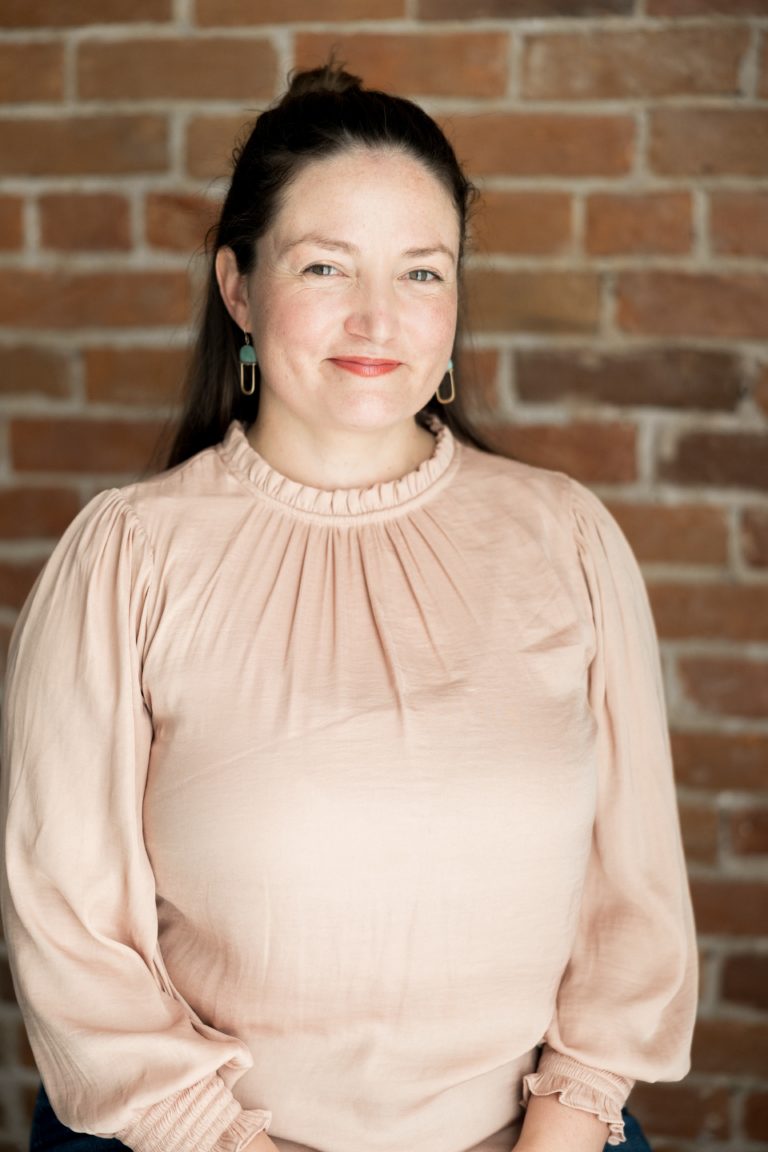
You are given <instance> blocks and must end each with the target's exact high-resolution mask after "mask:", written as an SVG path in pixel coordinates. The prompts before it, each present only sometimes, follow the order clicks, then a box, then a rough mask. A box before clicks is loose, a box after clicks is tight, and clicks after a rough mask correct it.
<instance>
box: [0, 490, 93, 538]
mask: <svg viewBox="0 0 768 1152" xmlns="http://www.w3.org/2000/svg"><path fill="white" fill-rule="evenodd" d="M79 507H80V502H79V500H78V496H77V493H76V492H74V491H72V490H71V489H68V488H2V489H0V538H2V539H5V540H11V539H17V540H22V539H29V538H37V537H48V538H50V539H57V538H58V537H59V536H60V535H61V534H62V532H63V531H64V529H65V528H66V527H67V525H68V524H69V522H70V520H72V518H73V517H74V516H76V515H77V512H78V510H79Z"/></svg>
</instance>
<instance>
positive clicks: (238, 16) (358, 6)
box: [195, 0, 406, 27]
mask: <svg viewBox="0 0 768 1152" xmlns="http://www.w3.org/2000/svg"><path fill="white" fill-rule="evenodd" d="M405 15H406V11H405V0H333V9H332V11H331V10H326V11H324V12H323V13H322V14H321V13H320V11H319V10H318V7H317V0H259V2H258V4H254V3H253V0H196V3H195V16H196V19H197V23H198V24H200V25H208V26H214V25H215V26H219V27H233V26H239V25H245V26H248V25H249V24H292V23H295V22H297V21H304V20H307V21H309V20H317V19H318V18H320V19H322V20H323V21H325V20H328V19H333V20H334V21H339V20H388V19H390V18H392V17H394V18H397V17H398V16H405Z"/></svg>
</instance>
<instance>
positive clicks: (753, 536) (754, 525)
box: [739, 508, 768, 568]
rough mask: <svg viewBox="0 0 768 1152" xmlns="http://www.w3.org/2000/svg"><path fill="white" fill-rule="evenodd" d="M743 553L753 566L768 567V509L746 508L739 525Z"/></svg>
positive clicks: (748, 562) (747, 561)
mask: <svg viewBox="0 0 768 1152" xmlns="http://www.w3.org/2000/svg"><path fill="white" fill-rule="evenodd" d="M739 539H740V542H741V553H742V556H743V557H744V559H745V561H746V563H747V564H749V565H750V566H751V567H752V568H768V509H767V508H745V509H744V510H743V511H742V513H741V521H740V525H739Z"/></svg>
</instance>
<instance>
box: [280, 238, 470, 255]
mask: <svg viewBox="0 0 768 1152" xmlns="http://www.w3.org/2000/svg"><path fill="white" fill-rule="evenodd" d="M300 244H316V245H317V247H318V248H326V249H328V251H331V252H349V253H356V252H359V251H360V249H359V248H358V247H357V245H356V244H349V243H347V241H346V240H334V239H333V238H332V237H330V236H321V235H320V234H319V233H317V232H307V233H306V234H305V235H304V236H299V237H298V239H296V240H291V242H290V243H289V244H286V245H285V246H284V248H283V252H290V251H291V249H292V248H298V246H299V245H300ZM438 252H442V253H443V254H444V255H445V256H448V257H449V258H450V259H451V260H454V261H455V259H456V253H455V252H453V250H452V249H451V248H448V247H447V246H446V245H445V244H431V245H429V246H428V247H426V248H407V249H406V250H405V251H404V252H403V253H402V255H403V256H406V257H407V258H408V259H409V260H411V259H421V258H423V257H426V256H434V255H435V254H436V253H438Z"/></svg>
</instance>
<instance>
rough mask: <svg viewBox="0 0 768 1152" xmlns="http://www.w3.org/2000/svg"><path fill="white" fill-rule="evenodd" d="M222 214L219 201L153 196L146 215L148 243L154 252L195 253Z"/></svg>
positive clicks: (175, 195)
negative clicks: (163, 249) (158, 249)
mask: <svg viewBox="0 0 768 1152" xmlns="http://www.w3.org/2000/svg"><path fill="white" fill-rule="evenodd" d="M220 210H221V204H220V202H219V201H216V200H210V199H208V197H207V196H194V195H191V194H189V193H185V192H149V193H148V194H147V198H146V203H145V208H144V213H145V219H146V233H147V240H148V241H149V243H150V244H151V245H152V246H153V247H154V248H166V249H169V250H170V251H174V252H190V253H191V252H195V251H198V250H201V249H202V248H204V245H205V238H206V234H207V232H208V230H209V229H210V228H211V227H212V226H213V225H214V224H215V222H216V219H217V217H218V214H219V212H220Z"/></svg>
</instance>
